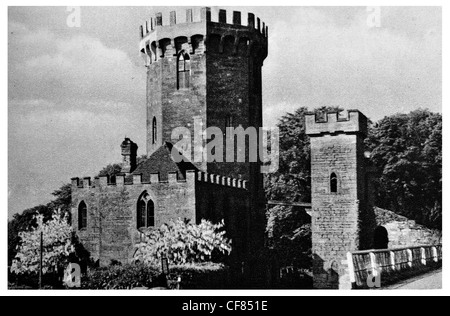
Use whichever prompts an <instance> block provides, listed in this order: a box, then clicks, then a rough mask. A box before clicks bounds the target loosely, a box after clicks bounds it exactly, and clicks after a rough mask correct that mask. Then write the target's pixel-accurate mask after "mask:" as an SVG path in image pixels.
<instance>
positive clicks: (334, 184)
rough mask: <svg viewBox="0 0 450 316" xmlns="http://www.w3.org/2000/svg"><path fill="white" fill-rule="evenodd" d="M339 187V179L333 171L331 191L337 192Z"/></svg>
mask: <svg viewBox="0 0 450 316" xmlns="http://www.w3.org/2000/svg"><path fill="white" fill-rule="evenodd" d="M337 187H338V179H337V176H336V174H335V173H334V172H333V173H331V176H330V192H331V193H336V192H337Z"/></svg>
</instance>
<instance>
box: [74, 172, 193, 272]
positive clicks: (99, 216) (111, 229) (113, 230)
mask: <svg viewBox="0 0 450 316" xmlns="http://www.w3.org/2000/svg"><path fill="white" fill-rule="evenodd" d="M157 177H158V175H155V177H154V179H153V182H151V183H137V182H136V181H134V183H132V184H128V183H127V184H124V182H123V181H122V180H120V176H118V177H117V180H116V181H117V183H116V184H114V185H111V184H107V183H106V177H101V178H100V179H96V181H95V182H94V183H93V185H92V186H87V185H85V184H84V185H83V187H81V188H80V187H78V185H77V184H76V183H73V186H72V223H73V227H74V229H75V231H76V232H77V234H78V236H79V237H80V240H81V242H82V243H83V245H84V247H85V248H86V249H87V250H88V251H89V252H90V253H91V256H92V258H94V259H95V260H98V259H100V264H102V265H107V264H109V263H110V261H111V260H118V261H121V262H123V263H126V262H129V261H130V259H131V258H132V256H133V254H134V250H135V249H134V245H135V244H136V243H138V242H139V240H140V236H141V234H140V232H139V230H138V229H137V218H136V208H137V202H138V199H139V197H140V196H141V195H142V194H143V193H144V192H147V193H148V194H149V195H150V197H151V199H152V201H153V202H154V204H155V227H159V226H161V225H162V224H163V223H166V222H168V221H170V220H171V219H177V218H182V219H184V218H186V219H189V220H191V221H193V222H195V220H196V217H195V216H196V210H195V173H189V172H188V173H187V175H186V180H184V181H177V180H176V175H172V176H170V175H169V181H157V180H158V178H157ZM155 178H156V179H155ZM102 180H105V181H102ZM83 182H84V183H85V181H83ZM81 201H84V202H85V203H86V205H87V211H88V216H87V223H88V226H87V228H86V229H83V230H79V229H78V205H79V204H80V203H81Z"/></svg>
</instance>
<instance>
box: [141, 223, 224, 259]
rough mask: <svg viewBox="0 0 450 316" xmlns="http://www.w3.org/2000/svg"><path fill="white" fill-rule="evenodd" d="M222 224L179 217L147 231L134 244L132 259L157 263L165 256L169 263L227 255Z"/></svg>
mask: <svg viewBox="0 0 450 316" xmlns="http://www.w3.org/2000/svg"><path fill="white" fill-rule="evenodd" d="M223 227H224V223H223V222H222V223H219V224H212V223H211V222H209V221H206V220H204V219H202V221H201V223H200V224H198V225H195V224H191V223H189V221H183V220H181V219H178V220H176V221H170V222H169V223H167V224H164V225H162V226H161V227H160V228H159V229H151V230H149V231H147V232H146V234H145V235H146V241H145V242H142V243H139V244H137V245H136V246H137V251H136V254H135V256H134V260H135V261H139V262H144V263H146V264H150V265H157V266H158V265H160V263H161V258H162V257H163V256H166V257H167V259H168V260H169V263H171V264H186V263H200V262H207V261H211V260H213V259H214V257H216V255H219V254H222V255H226V254H230V252H231V240H229V239H227V238H226V237H225V231H223V230H222V229H223Z"/></svg>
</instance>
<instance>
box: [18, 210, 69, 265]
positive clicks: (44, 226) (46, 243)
mask: <svg viewBox="0 0 450 316" xmlns="http://www.w3.org/2000/svg"><path fill="white" fill-rule="evenodd" d="M35 220H36V223H37V224H36V227H33V228H32V229H31V230H30V231H23V232H20V233H19V237H20V239H21V241H20V244H19V247H18V250H17V254H16V256H15V258H14V260H13V262H12V266H11V271H12V272H14V273H16V274H23V273H31V274H33V273H36V274H37V273H38V271H39V259H40V244H41V233H42V236H43V238H42V240H43V258H42V272H43V273H44V274H46V273H58V272H60V271H63V270H64V269H65V267H66V266H67V264H68V263H69V256H70V255H71V254H72V253H74V252H75V246H74V243H73V242H72V237H73V232H72V227H71V226H70V225H69V223H68V222H67V216H61V214H60V212H55V213H54V214H53V215H52V218H51V219H50V220H48V221H47V222H45V223H44V215H42V214H38V215H35Z"/></svg>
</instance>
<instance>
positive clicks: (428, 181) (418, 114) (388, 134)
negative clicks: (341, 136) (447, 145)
mask: <svg viewBox="0 0 450 316" xmlns="http://www.w3.org/2000/svg"><path fill="white" fill-rule="evenodd" d="M366 143H367V146H368V147H369V149H370V150H371V161H372V163H373V164H374V165H375V166H376V167H377V169H378V172H379V177H378V181H377V187H378V190H377V191H378V194H377V201H376V202H377V205H378V206H380V207H382V208H386V209H390V210H392V211H394V212H396V213H398V214H401V215H404V216H406V217H408V218H410V219H414V220H416V221H417V222H418V223H421V224H423V225H426V226H429V227H431V228H439V229H441V228H442V115H441V114H438V113H432V112H430V111H428V110H416V111H413V112H411V113H409V114H396V115H392V116H389V117H385V118H383V119H381V120H380V121H379V122H377V123H376V124H375V125H374V126H373V128H371V129H370V132H369V137H368V139H367V140H366Z"/></svg>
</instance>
